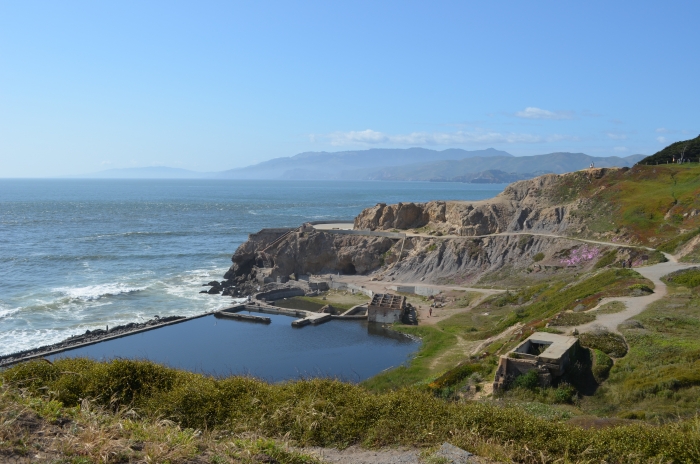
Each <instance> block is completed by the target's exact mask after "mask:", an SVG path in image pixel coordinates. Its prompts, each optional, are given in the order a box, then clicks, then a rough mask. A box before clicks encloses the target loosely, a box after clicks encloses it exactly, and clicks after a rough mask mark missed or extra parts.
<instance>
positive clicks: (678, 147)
mask: <svg viewBox="0 0 700 464" xmlns="http://www.w3.org/2000/svg"><path fill="white" fill-rule="evenodd" d="M681 156H683V157H684V158H685V159H688V160H690V161H691V162H697V161H698V160H699V159H700V136H698V137H695V138H694V139H690V140H683V141H681V142H675V143H672V144H671V145H669V146H667V147H666V148H664V149H663V150H660V151H658V152H656V153H654V154H653V155H651V156H647V157H646V158H644V159H643V160H641V161H640V162H639V163H638V164H640V165H656V164H666V163H672V162H673V160H674V158H675V159H676V160H677V159H680V157H681Z"/></svg>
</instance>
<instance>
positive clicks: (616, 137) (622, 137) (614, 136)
mask: <svg viewBox="0 0 700 464" xmlns="http://www.w3.org/2000/svg"><path fill="white" fill-rule="evenodd" d="M606 135H607V136H608V138H611V139H613V140H625V139H626V138H627V135H626V134H621V133H619V132H606Z"/></svg>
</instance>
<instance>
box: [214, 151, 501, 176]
mask: <svg viewBox="0 0 700 464" xmlns="http://www.w3.org/2000/svg"><path fill="white" fill-rule="evenodd" d="M474 157H480V158H492V157H498V158H499V159H503V158H508V159H510V158H514V157H513V155H511V154H510V153H507V152H505V151H500V150H496V149H493V148H488V149H486V150H474V151H467V150H462V149H459V148H450V149H447V150H442V151H437V150H429V149H427V148H407V149H398V148H395V149H390V148H373V149H370V150H354V151H341V152H336V153H328V152H306V153H299V154H298V155H295V156H291V157H284V158H275V159H272V160H269V161H264V162H262V163H259V164H255V165H252V166H247V167H244V168H237V169H230V170H228V171H223V172H220V173H217V174H216V177H220V178H227V179H296V180H311V179H350V178H353V179H361V178H363V177H364V176H366V172H371V171H374V170H376V169H378V168H382V167H387V166H403V165H407V164H415V163H432V162H436V161H440V160H462V159H469V158H474ZM349 171H353V172H355V174H351V173H350V172H349Z"/></svg>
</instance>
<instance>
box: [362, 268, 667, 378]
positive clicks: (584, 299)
mask: <svg viewBox="0 0 700 464" xmlns="http://www.w3.org/2000/svg"><path fill="white" fill-rule="evenodd" d="M638 283H643V284H646V285H651V286H653V284H652V283H651V282H649V281H648V280H646V279H644V278H642V277H641V276H640V275H639V274H638V273H637V272H635V271H633V270H629V269H608V270H603V271H601V272H598V273H597V274H595V275H593V276H584V277H582V278H581V279H580V280H578V281H574V282H570V283H567V282H563V281H559V282H551V283H546V284H541V285H538V286H533V287H528V288H525V289H522V290H520V291H518V292H509V293H506V294H504V295H500V296H497V297H495V298H492V299H490V300H487V301H485V302H484V303H482V304H481V305H480V306H479V307H477V308H475V309H473V310H471V311H469V312H465V313H461V314H457V315H455V316H452V317H450V318H448V319H445V320H443V321H440V322H439V323H438V324H437V325H435V326H418V327H412V326H398V327H397V329H398V330H400V331H402V332H406V333H410V334H412V335H416V336H420V337H422V338H423V345H422V346H421V349H420V351H419V352H418V355H417V356H416V358H415V359H413V360H412V361H411V362H410V364H409V365H408V366H403V367H399V368H397V369H393V370H391V371H388V372H385V373H382V374H380V375H378V376H375V377H373V378H372V379H369V380H367V381H366V382H365V383H364V385H365V386H366V387H367V388H369V389H370V390H372V391H384V390H387V389H392V388H399V387H403V386H408V385H416V384H428V383H430V382H431V381H432V380H433V379H435V378H436V377H437V376H439V375H441V374H442V373H444V372H445V370H447V369H449V368H451V367H453V366H454V365H455V364H456V362H457V361H455V360H454V359H452V361H453V362H452V363H451V364H448V365H446V364H444V363H437V364H436V363H434V362H433V361H434V359H435V358H436V357H438V356H441V355H445V353H447V352H448V351H449V350H450V349H452V348H453V347H454V346H455V344H456V343H457V342H458V340H459V339H460V338H461V339H463V340H472V341H479V340H484V339H486V338H488V337H491V336H493V335H496V334H499V333H501V332H502V331H503V330H505V329H507V328H508V327H510V326H512V325H514V324H516V323H522V324H525V325H526V329H525V330H524V332H523V334H522V336H521V337H520V338H518V340H519V339H521V338H524V337H527V336H528V335H529V334H530V333H531V332H532V331H533V330H535V329H540V328H542V327H544V325H545V324H546V322H547V321H548V320H549V319H551V318H552V317H554V316H556V315H557V314H559V313H560V312H561V311H562V310H567V309H573V308H574V307H575V306H577V305H579V304H583V305H584V307H585V308H586V309H590V308H592V307H594V306H595V305H596V304H597V303H598V300H599V299H600V298H603V297H608V296H624V295H628V294H629V292H630V290H629V288H630V287H631V286H632V285H635V284H638ZM518 301H523V302H524V303H523V304H520V305H519V304H518ZM485 313H488V315H484V314H485ZM516 342H517V340H510V341H509V343H510V344H511V345H512V344H514V343H516ZM503 345H504V341H499V342H495V343H493V344H492V345H490V346H488V347H486V350H485V351H486V352H487V353H488V354H489V355H488V356H486V358H484V359H482V360H481V362H482V363H485V364H487V365H490V366H493V367H495V365H496V364H495V358H494V357H493V356H491V355H494V354H496V353H497V352H498V351H499V349H502V347H503ZM456 355H458V360H464V359H465V358H467V357H468V354H467V353H465V352H464V351H462V352H460V353H456ZM447 359H448V360H449V359H450V358H447Z"/></svg>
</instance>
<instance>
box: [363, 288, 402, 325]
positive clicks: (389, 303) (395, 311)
mask: <svg viewBox="0 0 700 464" xmlns="http://www.w3.org/2000/svg"><path fill="white" fill-rule="evenodd" d="M405 311H406V297H405V296H399V295H392V294H391V293H377V294H375V295H374V296H373V297H372V301H371V302H370V304H369V306H368V307H367V320H368V321H369V322H381V323H384V324H393V323H394V322H399V321H401V318H402V317H403V314H404V312H405Z"/></svg>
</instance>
